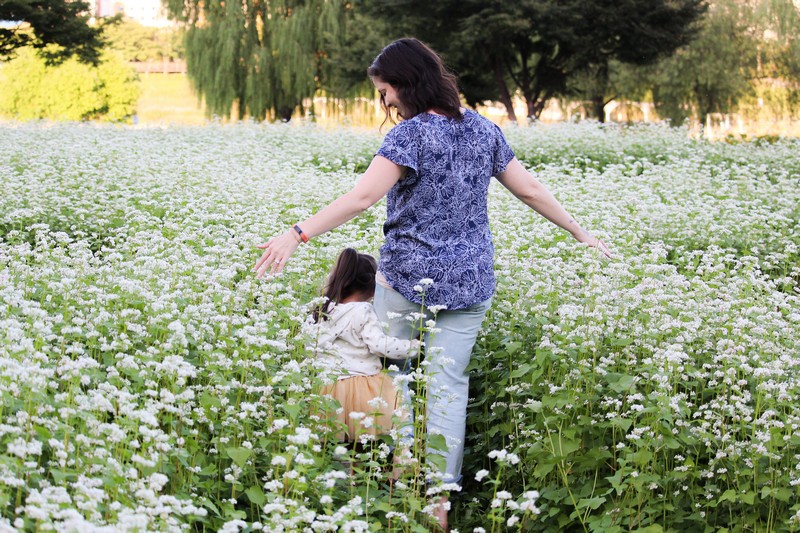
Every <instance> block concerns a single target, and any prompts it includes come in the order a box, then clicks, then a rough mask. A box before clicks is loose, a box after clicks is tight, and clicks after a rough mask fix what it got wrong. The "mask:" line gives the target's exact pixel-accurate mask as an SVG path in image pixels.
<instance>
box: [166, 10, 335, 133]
mask: <svg viewBox="0 0 800 533" xmlns="http://www.w3.org/2000/svg"><path fill="white" fill-rule="evenodd" d="M167 6H168V8H169V10H170V12H171V13H172V15H173V16H174V17H176V18H178V19H179V20H182V21H184V22H186V23H187V26H188V29H187V32H186V41H185V42H186V64H187V69H188V73H189V78H190V79H191V80H192V83H193V85H194V87H195V89H196V90H197V92H198V94H199V95H201V96H202V97H203V98H205V101H206V108H207V110H208V112H209V113H210V114H216V115H221V116H226V117H229V116H230V115H231V113H232V110H233V105H234V103H235V104H236V105H237V107H238V116H239V118H240V119H241V118H244V116H245V115H246V114H249V115H251V116H253V117H255V118H256V119H259V120H261V119H264V118H265V117H267V116H268V115H269V116H274V117H280V118H282V119H285V120H288V119H289V118H290V117H291V115H292V113H293V111H294V110H295V109H296V108H297V107H298V106H301V105H302V101H303V99H304V98H308V97H311V96H313V95H314V93H315V91H316V90H317V89H319V88H320V87H322V86H323V85H324V83H325V81H324V80H326V79H328V78H329V77H330V76H331V68H332V63H331V62H330V61H329V59H328V58H329V57H330V50H331V49H332V48H333V47H334V45H335V44H336V43H339V42H340V39H341V38H342V27H343V25H344V17H345V12H346V10H347V9H349V7H348V6H349V4H347V3H346V2H345V1H344V0H275V1H270V2H264V1H262V0H234V1H223V0H167Z"/></svg>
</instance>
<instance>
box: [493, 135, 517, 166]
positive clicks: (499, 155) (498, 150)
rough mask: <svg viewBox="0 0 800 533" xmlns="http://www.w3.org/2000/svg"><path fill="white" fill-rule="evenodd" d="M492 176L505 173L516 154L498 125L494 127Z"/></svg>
mask: <svg viewBox="0 0 800 533" xmlns="http://www.w3.org/2000/svg"><path fill="white" fill-rule="evenodd" d="M492 159H493V163H492V176H497V175H498V174H500V173H501V172H503V171H504V170H505V169H506V167H507V166H508V164H509V163H510V162H511V160H512V159H514V152H513V151H512V150H511V147H510V146H509V145H508V141H506V136H505V135H503V132H502V130H500V127H499V126H497V125H494V153H493V154H492Z"/></svg>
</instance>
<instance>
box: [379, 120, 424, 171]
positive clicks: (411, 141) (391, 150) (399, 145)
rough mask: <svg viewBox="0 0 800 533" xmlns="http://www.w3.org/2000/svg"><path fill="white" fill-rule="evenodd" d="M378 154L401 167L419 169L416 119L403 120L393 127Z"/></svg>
mask: <svg viewBox="0 0 800 533" xmlns="http://www.w3.org/2000/svg"><path fill="white" fill-rule="evenodd" d="M377 155H380V156H383V157H385V158H386V159H388V160H389V161H391V162H392V163H394V164H396V165H400V166H401V167H408V168H410V169H413V170H414V171H415V172H416V171H419V133H418V132H417V128H416V121H414V122H412V121H405V122H401V123H400V124H398V125H397V126H395V127H394V128H392V129H391V130H390V131H389V133H387V134H386V137H384V139H383V144H382V145H381V147H380V148H379V149H378V153H377Z"/></svg>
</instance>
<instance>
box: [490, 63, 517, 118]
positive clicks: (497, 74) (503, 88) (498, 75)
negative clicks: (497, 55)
mask: <svg viewBox="0 0 800 533" xmlns="http://www.w3.org/2000/svg"><path fill="white" fill-rule="evenodd" d="M494 78H495V80H496V81H497V88H498V90H499V91H500V101H501V102H503V105H504V106H506V113H507V114H508V120H510V121H511V122H513V123H514V124H516V123H517V114H516V113H515V112H514V102H512V101H511V94H510V93H509V92H508V85H506V80H505V78H504V77H503V67H502V66H501V65H500V62H499V61H495V63H494Z"/></svg>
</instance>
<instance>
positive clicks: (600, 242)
mask: <svg viewBox="0 0 800 533" xmlns="http://www.w3.org/2000/svg"><path fill="white" fill-rule="evenodd" d="M594 248H597V249H598V250H600V251H601V252H602V253H603V255H605V256H606V257H607V258H609V259H611V250H610V249H609V248H608V245H607V244H606V243H605V242H603V240H601V239H597V242H595V244H594Z"/></svg>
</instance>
